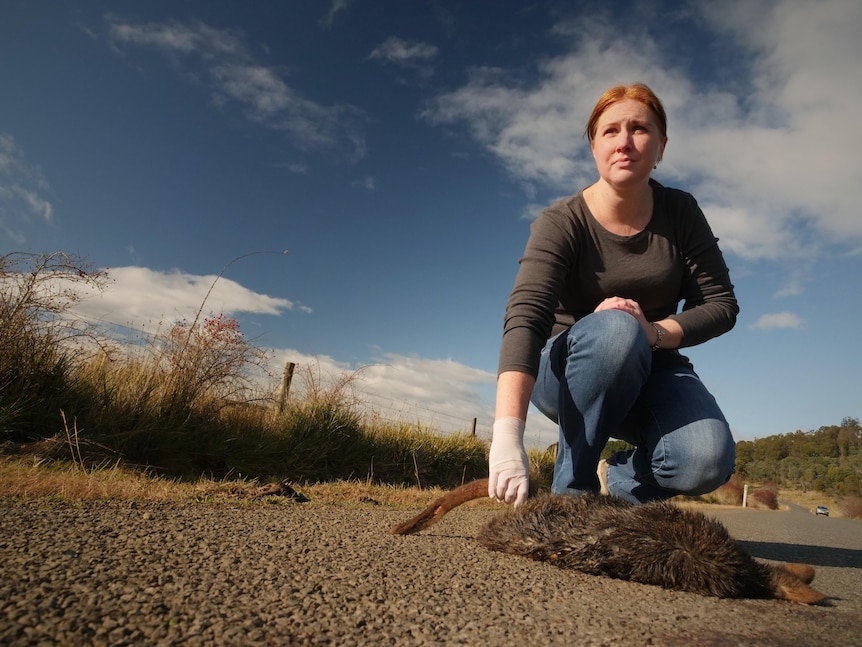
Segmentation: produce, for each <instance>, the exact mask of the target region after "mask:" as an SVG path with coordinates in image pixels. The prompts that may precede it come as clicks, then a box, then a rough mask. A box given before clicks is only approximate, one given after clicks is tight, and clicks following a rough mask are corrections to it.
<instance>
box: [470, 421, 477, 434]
mask: <svg viewBox="0 0 862 647" xmlns="http://www.w3.org/2000/svg"><path fill="white" fill-rule="evenodd" d="M470 435H471V436H473V438H475V437H476V418H473V426H472V429H471V430H470Z"/></svg>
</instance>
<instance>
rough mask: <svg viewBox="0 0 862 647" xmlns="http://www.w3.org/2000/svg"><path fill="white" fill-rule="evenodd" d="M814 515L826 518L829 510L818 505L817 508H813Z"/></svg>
mask: <svg viewBox="0 0 862 647" xmlns="http://www.w3.org/2000/svg"><path fill="white" fill-rule="evenodd" d="M814 514H822V515H823V516H824V517H828V516H829V508H827V507H826V506H825V505H819V506H817V508H815V510H814Z"/></svg>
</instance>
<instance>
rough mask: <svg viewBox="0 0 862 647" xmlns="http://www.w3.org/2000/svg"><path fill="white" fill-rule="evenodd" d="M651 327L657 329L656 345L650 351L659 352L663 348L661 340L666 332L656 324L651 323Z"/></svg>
mask: <svg viewBox="0 0 862 647" xmlns="http://www.w3.org/2000/svg"><path fill="white" fill-rule="evenodd" d="M650 325H651V326H652V327H653V328H655V334H656V339H655V343H654V344H653V345H652V346H650V350H651V351H657V350H658V349H659V348H661V338H662V337H664V330H662V329H661V328H659V327H658V325H656V323H655V322H650Z"/></svg>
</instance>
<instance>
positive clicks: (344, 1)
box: [320, 0, 353, 29]
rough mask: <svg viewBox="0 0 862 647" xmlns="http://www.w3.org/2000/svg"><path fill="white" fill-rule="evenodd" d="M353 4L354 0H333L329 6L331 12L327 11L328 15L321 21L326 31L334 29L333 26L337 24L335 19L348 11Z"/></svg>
mask: <svg viewBox="0 0 862 647" xmlns="http://www.w3.org/2000/svg"><path fill="white" fill-rule="evenodd" d="M352 3H353V0H332V2H331V3H330V5H329V11H327V12H326V15H325V16H324V17H323V18H322V19H321V20H320V25H321V26H322V27H324V28H326V29H329V28H330V27H332V24H333V23H334V22H335V17H336V16H337V15H338V14H340V13H341V12H342V11H346V10H347V8H348V7H350V5H351V4H352Z"/></svg>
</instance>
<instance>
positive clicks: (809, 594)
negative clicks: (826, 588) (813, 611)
mask: <svg viewBox="0 0 862 647" xmlns="http://www.w3.org/2000/svg"><path fill="white" fill-rule="evenodd" d="M769 570H770V573H769V575H770V578H769V579H770V586H771V588H772V591H773V594H774V595H775V597H776V598H778V599H779V600H788V601H790V602H798V603H799V604H818V603H820V602H823V601H824V600H825V599H826V596H825V595H823V594H822V593H821V592H820V591H817V590H816V589H813V588H811V587H810V586H808V585H809V584H811V581H812V580H813V579H814V569H813V568H811V567H810V566H808V565H807V564H774V565H770V569H769Z"/></svg>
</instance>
